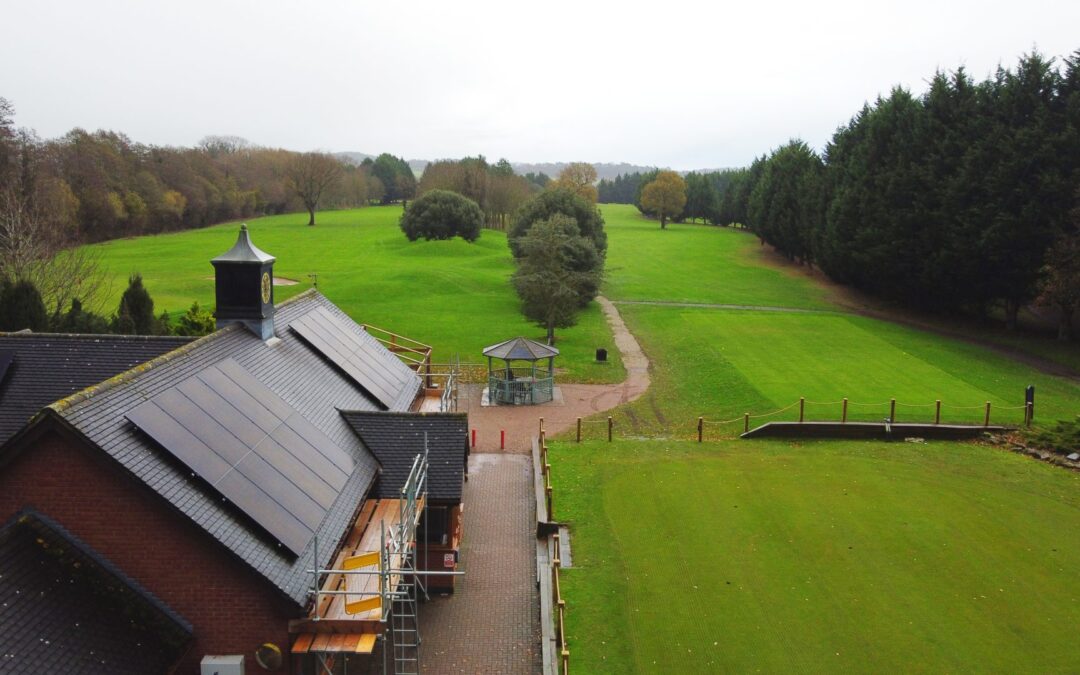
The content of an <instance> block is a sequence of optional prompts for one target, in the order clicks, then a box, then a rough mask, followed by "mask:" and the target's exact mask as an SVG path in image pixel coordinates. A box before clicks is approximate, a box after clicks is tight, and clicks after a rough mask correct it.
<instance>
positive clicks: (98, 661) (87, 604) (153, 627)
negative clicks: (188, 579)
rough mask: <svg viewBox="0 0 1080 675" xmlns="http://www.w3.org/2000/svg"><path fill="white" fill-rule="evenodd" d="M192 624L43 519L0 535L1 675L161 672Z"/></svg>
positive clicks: (29, 515)
mask: <svg viewBox="0 0 1080 675" xmlns="http://www.w3.org/2000/svg"><path fill="white" fill-rule="evenodd" d="M191 633H192V628H191V625H190V624H189V623H188V622H187V621H185V620H184V619H183V618H182V617H180V616H179V615H177V614H176V613H175V612H173V611H172V610H171V609H169V607H167V606H166V605H164V604H163V603H162V602H161V601H160V600H158V599H157V598H156V597H154V596H153V595H151V594H150V593H149V592H148V591H146V590H145V589H143V588H142V587H141V586H139V584H138V583H136V582H135V581H133V580H132V579H129V578H128V577H126V576H125V575H124V574H123V572H121V571H120V570H118V569H117V568H116V567H115V566H113V565H112V564H111V563H110V562H109V561H107V560H105V559H104V558H102V557H101V556H100V555H98V554H97V553H96V552H95V551H94V550H93V549H91V548H90V547H89V546H87V545H86V544H84V543H83V542H81V541H80V540H78V539H77V538H76V537H74V536H73V535H71V534H70V533H69V532H67V531H66V530H64V528H63V527H61V526H60V525H58V524H56V523H54V522H53V521H51V520H50V519H49V518H47V517H45V516H43V515H41V514H37V513H34V512H33V511H24V512H22V513H19V514H17V515H16V516H15V517H14V518H13V519H12V520H11V521H10V522H9V523H8V524H7V525H6V526H5V527H4V529H3V530H0V635H3V636H4V643H3V644H2V645H0V672H4V673H106V672H107V673H118V674H119V675H124V674H126V673H132V674H142V673H166V672H169V670H170V668H171V667H172V666H173V665H174V664H175V663H176V661H177V660H179V658H180V657H181V656H182V655H183V653H184V650H185V648H186V646H187V644H188V642H189V641H190V639H191Z"/></svg>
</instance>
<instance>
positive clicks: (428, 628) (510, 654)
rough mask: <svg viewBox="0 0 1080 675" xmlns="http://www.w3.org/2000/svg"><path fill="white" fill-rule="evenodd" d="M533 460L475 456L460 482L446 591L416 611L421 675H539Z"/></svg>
mask: <svg viewBox="0 0 1080 675" xmlns="http://www.w3.org/2000/svg"><path fill="white" fill-rule="evenodd" d="M534 510H535V507H534V504H533V488H532V463H531V458H530V457H529V456H527V455H513V454H498V453H496V454H474V455H473V456H472V457H471V458H470V459H469V481H468V483H466V485H465V533H464V540H463V541H462V546H461V560H462V563H461V565H460V569H461V570H463V571H464V572H465V576H464V577H461V578H459V579H458V581H457V590H456V592H455V593H454V594H453V595H452V596H447V597H435V598H432V600H431V601H430V602H427V603H425V604H423V605H422V606H421V608H420V621H421V625H420V630H421V635H422V636H423V648H422V655H421V663H422V666H423V667H422V672H424V673H448V674H449V673H470V674H487V673H539V672H540V670H541V661H540V599H539V596H538V592H537V588H536V557H535V556H536V543H535V542H536V540H535V515H534Z"/></svg>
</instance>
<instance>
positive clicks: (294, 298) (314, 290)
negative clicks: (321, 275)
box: [274, 286, 329, 310]
mask: <svg viewBox="0 0 1080 675" xmlns="http://www.w3.org/2000/svg"><path fill="white" fill-rule="evenodd" d="M312 296H314V297H317V298H326V296H325V295H323V294H322V293H320V292H319V289H317V288H315V287H314V286H313V287H311V288H309V289H307V290H306V291H301V292H299V293H297V294H296V295H294V296H292V297H291V298H289V299H288V300H282V301H281V302H279V303H277V304H276V305H274V309H275V310H276V309H277V308H279V307H284V306H286V305H291V304H292V303H294V302H298V301H300V300H301V299H303V298H308V297H312ZM327 299H329V298H327Z"/></svg>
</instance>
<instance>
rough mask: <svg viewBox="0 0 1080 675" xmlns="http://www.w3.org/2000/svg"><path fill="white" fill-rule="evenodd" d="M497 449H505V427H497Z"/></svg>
mask: <svg viewBox="0 0 1080 675" xmlns="http://www.w3.org/2000/svg"><path fill="white" fill-rule="evenodd" d="M499 449H500V450H505V449H506V429H499Z"/></svg>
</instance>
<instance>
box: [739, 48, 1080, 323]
mask: <svg viewBox="0 0 1080 675" xmlns="http://www.w3.org/2000/svg"><path fill="white" fill-rule="evenodd" d="M721 203H722V204H723V205H726V206H722V207H721V212H722V215H721V217H722V219H724V220H726V221H727V222H740V223H744V224H745V225H746V226H748V227H749V228H750V229H752V230H753V231H754V232H755V233H757V234H758V236H759V237H760V238H761V239H762V240H763V241H765V242H768V243H769V244H771V245H773V246H774V247H775V248H776V249H777V250H778V251H780V252H781V253H782V254H784V255H785V256H787V257H788V258H789V259H791V260H793V261H796V262H799V263H807V264H813V265H816V266H818V267H819V268H820V269H822V270H823V271H824V272H825V273H826V274H828V275H829V276H830V277H831V278H833V279H835V280H837V281H840V282H843V283H846V284H850V285H852V286H855V287H858V288H860V289H864V290H866V291H869V292H871V293H874V294H876V295H879V296H881V297H885V298H889V299H892V300H895V301H899V302H901V303H904V304H907V305H911V306H915V307H920V308H926V309H932V310H962V311H969V312H974V313H978V314H986V313H987V312H989V311H991V310H993V309H995V308H999V309H1001V310H1003V312H1004V315H1005V318H1006V323H1007V324H1008V325H1009V326H1010V327H1013V326H1015V325H1016V320H1017V313H1018V312H1019V310H1020V308H1021V307H1022V306H1024V305H1026V304H1029V303H1031V302H1033V301H1039V302H1041V303H1043V304H1047V305H1053V306H1056V307H1057V308H1058V309H1059V310H1060V311H1061V316H1062V322H1061V328H1060V337H1062V338H1067V337H1069V335H1070V332H1069V331H1070V324H1071V318H1072V314H1073V312H1074V311H1075V308H1076V306H1077V303H1078V302H1080V240H1078V237H1080V211H1078V210H1077V208H1078V204H1080V51H1077V52H1075V53H1074V54H1073V55H1071V56H1069V57H1066V58H1064V59H1063V60H1061V61H1060V62H1057V61H1055V60H1054V59H1048V58H1045V57H1044V56H1042V55H1041V54H1039V53H1031V54H1027V55H1024V56H1023V57H1021V58H1020V60H1019V62H1018V63H1017V64H1016V66H1015V67H1014V68H1004V67H999V68H998V69H997V71H996V72H995V73H994V74H993V75H992V76H990V77H988V78H987V79H985V80H983V81H981V82H976V81H975V80H974V79H973V78H972V77H971V76H970V75H968V73H967V72H966V71H965V70H964V69H962V68H961V69H958V70H956V71H955V72H951V73H945V72H938V73H936V74H935V75H934V77H933V79H932V80H931V81H930V83H929V87H928V89H927V91H926V92H925V93H924V94H922V95H921V96H915V95H913V94H912V93H911V92H909V91H908V90H906V89H903V88H901V87H896V88H894V89H893V90H892V91H891V92H890V93H889V95H888V96H882V97H879V98H878V99H877V100H876V101H874V102H873V103H872V104H866V105H865V106H863V108H862V109H861V110H859V111H858V112H857V113H856V114H855V115H854V116H853V117H852V118H851V120H850V121H849V122H848V123H847V124H845V125H843V126H841V127H840V128H839V129H837V131H836V133H835V134H834V135H833V137H832V139H831V140H830V141H829V143H828V144H827V146H826V148H825V151H824V153H823V154H822V155H818V154H817V153H815V152H814V151H813V150H812V149H811V148H809V147H808V146H807V145H806V144H805V143H803V142H802V141H799V140H793V141H791V142H789V143H787V144H786V145H784V146H782V147H780V148H777V149H775V150H773V151H772V152H771V153H769V154H768V155H765V156H762V157H760V158H758V159H756V160H755V161H754V162H753V164H752V165H751V166H750V167H748V168H746V169H744V170H740V171H738V172H736V173H735V174H734V175H733V176H732V180H731V181H730V182H729V185H728V188H727V190H726V191H725V193H724V194H723V196H722V198H721Z"/></svg>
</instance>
